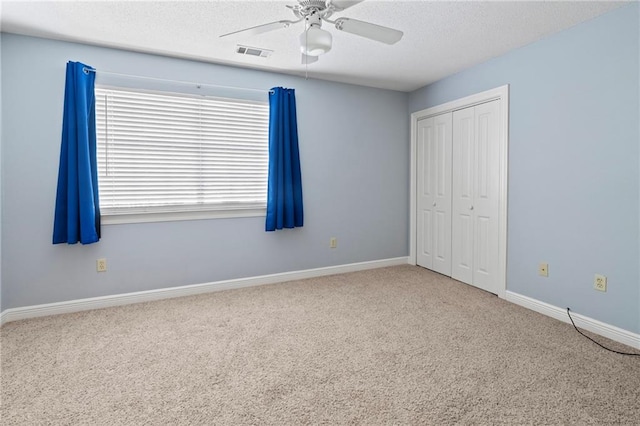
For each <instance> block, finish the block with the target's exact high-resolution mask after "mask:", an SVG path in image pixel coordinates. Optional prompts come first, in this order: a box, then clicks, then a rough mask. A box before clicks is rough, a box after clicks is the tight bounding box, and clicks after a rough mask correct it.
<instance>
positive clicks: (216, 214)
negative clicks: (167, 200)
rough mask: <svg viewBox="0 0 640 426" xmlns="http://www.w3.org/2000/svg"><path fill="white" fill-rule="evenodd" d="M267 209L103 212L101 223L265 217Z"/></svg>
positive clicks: (119, 223) (118, 223)
mask: <svg viewBox="0 0 640 426" xmlns="http://www.w3.org/2000/svg"><path fill="white" fill-rule="evenodd" d="M266 215H267V209H266V208H263V209H247V210H202V211H197V210H195V211H178V212H153V213H128V214H127V213H125V214H107V215H105V214H103V215H101V216H100V223H101V225H121V224H125V223H148V222H174V221H181V220H204V219H229V218H239V217H265V216H266Z"/></svg>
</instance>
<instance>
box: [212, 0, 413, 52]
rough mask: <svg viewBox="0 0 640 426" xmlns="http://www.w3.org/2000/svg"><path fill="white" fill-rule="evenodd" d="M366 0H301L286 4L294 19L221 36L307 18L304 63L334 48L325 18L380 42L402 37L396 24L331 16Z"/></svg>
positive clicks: (302, 43) (244, 33) (283, 25)
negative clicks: (395, 28)
mask: <svg viewBox="0 0 640 426" xmlns="http://www.w3.org/2000/svg"><path fill="white" fill-rule="evenodd" d="M363 1H364V0H357V1H344V0H298V4H296V5H287V7H288V8H289V9H291V10H292V11H293V14H294V15H295V16H296V18H298V19H297V20H295V21H289V20H281V21H276V22H270V23H268V24H262V25H258V26H255V27H251V28H246V29H244V30H239V31H234V32H231V33H228V34H223V35H221V36H220V37H235V38H241V37H250V36H254V35H257V34H262V33H266V32H268V31H273V30H277V29H280V28H288V27H289V26H291V25H292V24H297V23H298V22H302V21H304V22H305V30H304V32H303V33H302V34H300V50H301V51H302V63H303V64H310V63H313V62H316V61H317V60H318V56H320V55H322V54H325V53H327V52H328V51H329V50H331V43H332V37H331V33H330V32H329V31H325V30H323V29H322V21H324V22H328V23H329V24H333V25H335V27H336V29H337V30H340V31H344V32H347V33H351V34H355V35H359V36H361V37H365V38H368V39H370V40H375V41H379V42H381V43H386V44H394V43H397V42H398V41H400V39H401V38H402V36H403V32H402V31H398V30H394V29H393V28H388V27H383V26H381V25H376V24H372V23H370V22H364V21H359V20H357V19H352V18H338V19H336V20H335V21H332V20H330V19H329V18H330V17H331V16H332V15H333V14H334V13H335V12H342V11H343V10H345V9H347V8H349V7H351V6H353V5H355V4H358V3H361V2H363Z"/></svg>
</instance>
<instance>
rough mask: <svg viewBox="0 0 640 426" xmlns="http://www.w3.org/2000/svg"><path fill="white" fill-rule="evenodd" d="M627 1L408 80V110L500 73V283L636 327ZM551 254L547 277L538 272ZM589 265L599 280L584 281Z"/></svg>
mask: <svg viewBox="0 0 640 426" xmlns="http://www.w3.org/2000/svg"><path fill="white" fill-rule="evenodd" d="M638 9H639V7H638V3H634V4H631V5H628V6H625V7H623V8H620V9H618V10H615V11H613V12H610V13H608V14H606V15H604V16H601V17H599V18H596V19H594V20H592V21H589V22H586V23H584V24H581V25H578V26H576V27H574V28H571V29H569V30H566V31H563V32H561V33H558V34H556V35H553V36H551V37H548V38H546V39H544V40H541V41H539V42H537V43H534V44H531V45H528V46H526V47H524V48H521V49H518V50H515V51H513V52H510V53H508V54H506V55H504V56H501V57H499V58H496V59H493V60H491V61H489V62H486V63H484V64H481V65H479V66H476V67H473V68H471V69H468V70H466V71H464V72H461V73H459V74H456V75H454V76H451V77H449V78H446V79H444V80H441V81H439V82H436V83H434V84H432V85H429V86H427V87H424V88H422V89H420V90H417V91H415V92H413V93H412V94H411V95H410V99H409V111H410V112H415V111H419V110H421V109H425V108H428V107H431V106H434V105H438V104H441V103H444V102H447V101H451V100H454V99H457V98H461V97H464V96H467V95H470V94H473V93H476V92H480V91H483V90H487V89H490V88H493V87H497V86H501V85H504V84H509V85H510V135H509V136H510V141H509V144H510V145H509V203H508V259H507V287H508V290H509V291H512V292H516V293H519V294H522V295H525V296H529V297H532V298H535V299H538V300H541V301H543V302H547V303H550V304H552V305H556V306H559V307H562V308H565V307H570V308H571V309H572V310H574V311H575V312H578V313H581V314H584V315H587V316H589V317H591V318H595V319H598V320H600V321H603V322H605V323H608V324H612V325H615V326H618V327H621V328H623V329H626V330H630V331H633V332H636V333H637V332H640V248H639V245H638V242H639V240H640V235H639V219H640V174H639V172H640V171H639V164H640V153H639V145H640V130H639V124H638V122H639V117H640V109H639V102H640V95H639V93H640V87H639V81H640V73H639V65H638V62H639V52H640V44H639V33H638V26H639V22H640V20H639V11H638ZM541 261H546V262H548V263H549V277H548V278H543V277H539V276H538V275H537V264H538V262H541ZM595 273H600V274H604V275H606V276H607V277H608V286H609V287H608V290H607V292H606V293H600V292H597V291H595V290H593V287H592V286H593V276H594V274H595Z"/></svg>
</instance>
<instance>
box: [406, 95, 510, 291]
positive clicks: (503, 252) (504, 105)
mask: <svg viewBox="0 0 640 426" xmlns="http://www.w3.org/2000/svg"><path fill="white" fill-rule="evenodd" d="M495 99H500V100H501V106H500V119H501V120H500V142H499V143H500V206H499V208H500V224H499V233H500V235H499V238H500V242H499V249H498V297H500V298H501V299H504V298H505V294H506V291H507V196H508V170H509V85H508V84H507V85H504V86H500V87H496V88H495V89H491V90H487V91H484V92H481V93H476V94H475V95H470V96H467V97H465V98H461V99H456V100H454V101H451V102H447V103H445V104H442V105H437V106H434V107H431V108H427V109H423V110H421V111H417V112H414V113H412V114H411V164H410V173H411V179H410V188H409V191H410V194H411V195H410V201H409V209H410V211H409V258H408V262H409V264H410V265H416V232H417V223H416V220H417V219H416V197H417V194H416V190H417V185H416V179H417V167H416V161H418V159H417V153H416V137H417V127H418V120H421V119H424V118H427V117H430V116H434V115H438V114H443V113H445V112H452V111H456V110H459V109H463V108H468V107H471V106H474V105H478V104H481V103H484V102H489V101H492V100H495Z"/></svg>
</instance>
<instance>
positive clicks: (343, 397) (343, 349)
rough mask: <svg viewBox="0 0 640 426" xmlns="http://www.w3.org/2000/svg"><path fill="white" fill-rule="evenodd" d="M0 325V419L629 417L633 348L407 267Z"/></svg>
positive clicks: (639, 368) (578, 421)
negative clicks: (592, 336)
mask: <svg viewBox="0 0 640 426" xmlns="http://www.w3.org/2000/svg"><path fill="white" fill-rule="evenodd" d="M0 334H1V345H2V346H1V355H2V363H1V368H2V369H1V373H2V376H1V385H2V392H1V397H2V400H1V404H2V413H1V414H2V418H1V420H0V423H1V424H3V425H45V424H46V425H244V424H256V425H271V424H273V425H296V424H361V425H379V424H420V425H431V424H433V425H449V424H478V425H484V424H487V425H491V424H510V425H522V424H540V425H552V424H573V425H587V424H593V425H640V358H638V357H625V356H621V355H616V354H613V353H610V352H607V351H605V350H603V349H601V348H599V347H597V346H596V345H595V344H593V343H592V342H590V341H588V340H586V339H585V338H584V337H582V336H580V335H578V334H577V333H576V332H575V331H574V330H573V329H572V327H571V326H570V325H567V324H564V323H562V322H560V321H556V320H554V319H551V318H548V317H545V316H542V315H540V314H537V313H535V312H532V311H529V310H527V309H524V308H521V307H519V306H516V305H513V304H510V303H508V302H506V301H504V300H500V299H498V298H497V297H495V296H493V295H490V294H488V293H485V292H483V291H480V290H477V289H475V288H473V287H470V286H467V285H464V284H461V283H458V282H456V281H453V280H451V279H448V278H445V277H443V276H441V275H438V274H435V273H432V272H429V271H427V270H425V269H422V268H418V267H413V266H398V267H391V268H383V269H377V270H370V271H363V272H356V273H351V274H344V275H334V276H330V277H323V278H316V279H309V280H303V281H294V282H289V283H283V284H275V285H269V286H263V287H254V288H246V289H240V290H231V291H224V292H218V293H210V294H206V295H199V296H190V297H185V298H179V299H172V300H163V301H158V302H150V303H143V304H138V305H129V306H123V307H117V308H109V309H102V310H95V311H88V312H82V313H75V314H67V315H60V316H54V317H48V318H37V319H31V320H25V321H19V322H12V323H8V324H6V325H5V326H4V327H2V329H1V330H0ZM599 339H600V340H601V341H603V342H605V343H607V344H609V345H611V346H613V347H614V348H617V349H619V350H620V349H622V350H627V351H632V349H631V348H628V347H625V346H624V345H620V344H616V343H615V342H611V341H608V340H607V339H603V338H599Z"/></svg>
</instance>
